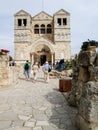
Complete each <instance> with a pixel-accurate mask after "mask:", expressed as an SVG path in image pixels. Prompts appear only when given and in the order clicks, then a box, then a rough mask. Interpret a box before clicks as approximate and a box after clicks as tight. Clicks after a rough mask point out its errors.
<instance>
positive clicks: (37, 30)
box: [34, 24, 39, 34]
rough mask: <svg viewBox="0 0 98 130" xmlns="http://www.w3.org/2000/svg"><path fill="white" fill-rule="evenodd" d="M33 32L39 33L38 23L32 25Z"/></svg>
mask: <svg viewBox="0 0 98 130" xmlns="http://www.w3.org/2000/svg"><path fill="white" fill-rule="evenodd" d="M34 33H35V34H39V25H38V24H35V25H34Z"/></svg>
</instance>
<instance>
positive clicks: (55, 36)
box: [14, 9, 71, 65]
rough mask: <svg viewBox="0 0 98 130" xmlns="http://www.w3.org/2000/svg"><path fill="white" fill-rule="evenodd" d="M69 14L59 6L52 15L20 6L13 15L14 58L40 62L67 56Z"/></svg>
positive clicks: (22, 61) (20, 63) (21, 60)
mask: <svg viewBox="0 0 98 130" xmlns="http://www.w3.org/2000/svg"><path fill="white" fill-rule="evenodd" d="M70 42H71V40H70V14H69V13H68V12H67V11H65V10H63V9H61V10H59V11H58V12H56V13H55V14H54V15H53V17H52V16H50V15H49V14H47V13H45V12H44V11H42V12H40V13H39V14H37V15H35V16H31V15H30V14H29V13H27V12H26V11H24V10H20V11H19V12H17V13H16V14H15V15H14V44H15V62H16V64H18V65H22V64H23V63H24V62H25V61H26V60H29V61H30V62H31V63H32V64H33V63H34V62H36V61H38V62H40V64H41V65H43V63H44V62H45V60H48V61H49V63H51V64H53V63H54V62H56V61H58V60H60V59H62V58H64V59H65V60H66V59H70V53H71V52H70Z"/></svg>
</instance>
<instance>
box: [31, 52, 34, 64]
mask: <svg viewBox="0 0 98 130" xmlns="http://www.w3.org/2000/svg"><path fill="white" fill-rule="evenodd" d="M31 57H32V59H31V62H32V64H33V63H34V53H32V56H31Z"/></svg>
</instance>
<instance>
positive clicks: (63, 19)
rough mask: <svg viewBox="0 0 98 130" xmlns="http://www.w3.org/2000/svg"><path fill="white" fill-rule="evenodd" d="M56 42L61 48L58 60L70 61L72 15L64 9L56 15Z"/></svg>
mask: <svg viewBox="0 0 98 130" xmlns="http://www.w3.org/2000/svg"><path fill="white" fill-rule="evenodd" d="M54 42H55V44H56V45H57V46H58V48H61V51H60V55H59V57H58V59H62V58H64V59H70V55H71V54H70V53H71V52H70V14H69V13H68V12H67V11H65V10H63V9H61V10H59V11H58V12H56V13H55V14H54Z"/></svg>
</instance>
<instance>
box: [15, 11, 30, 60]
mask: <svg viewBox="0 0 98 130" xmlns="http://www.w3.org/2000/svg"><path fill="white" fill-rule="evenodd" d="M14 45H15V61H16V62H18V61H20V60H21V61H23V60H27V59H28V60H29V57H30V56H29V55H30V54H28V53H27V47H28V46H29V45H31V16H30V14H28V13H27V12H26V11H24V10H20V11H19V12H17V13H16V14H15V15H14Z"/></svg>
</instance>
